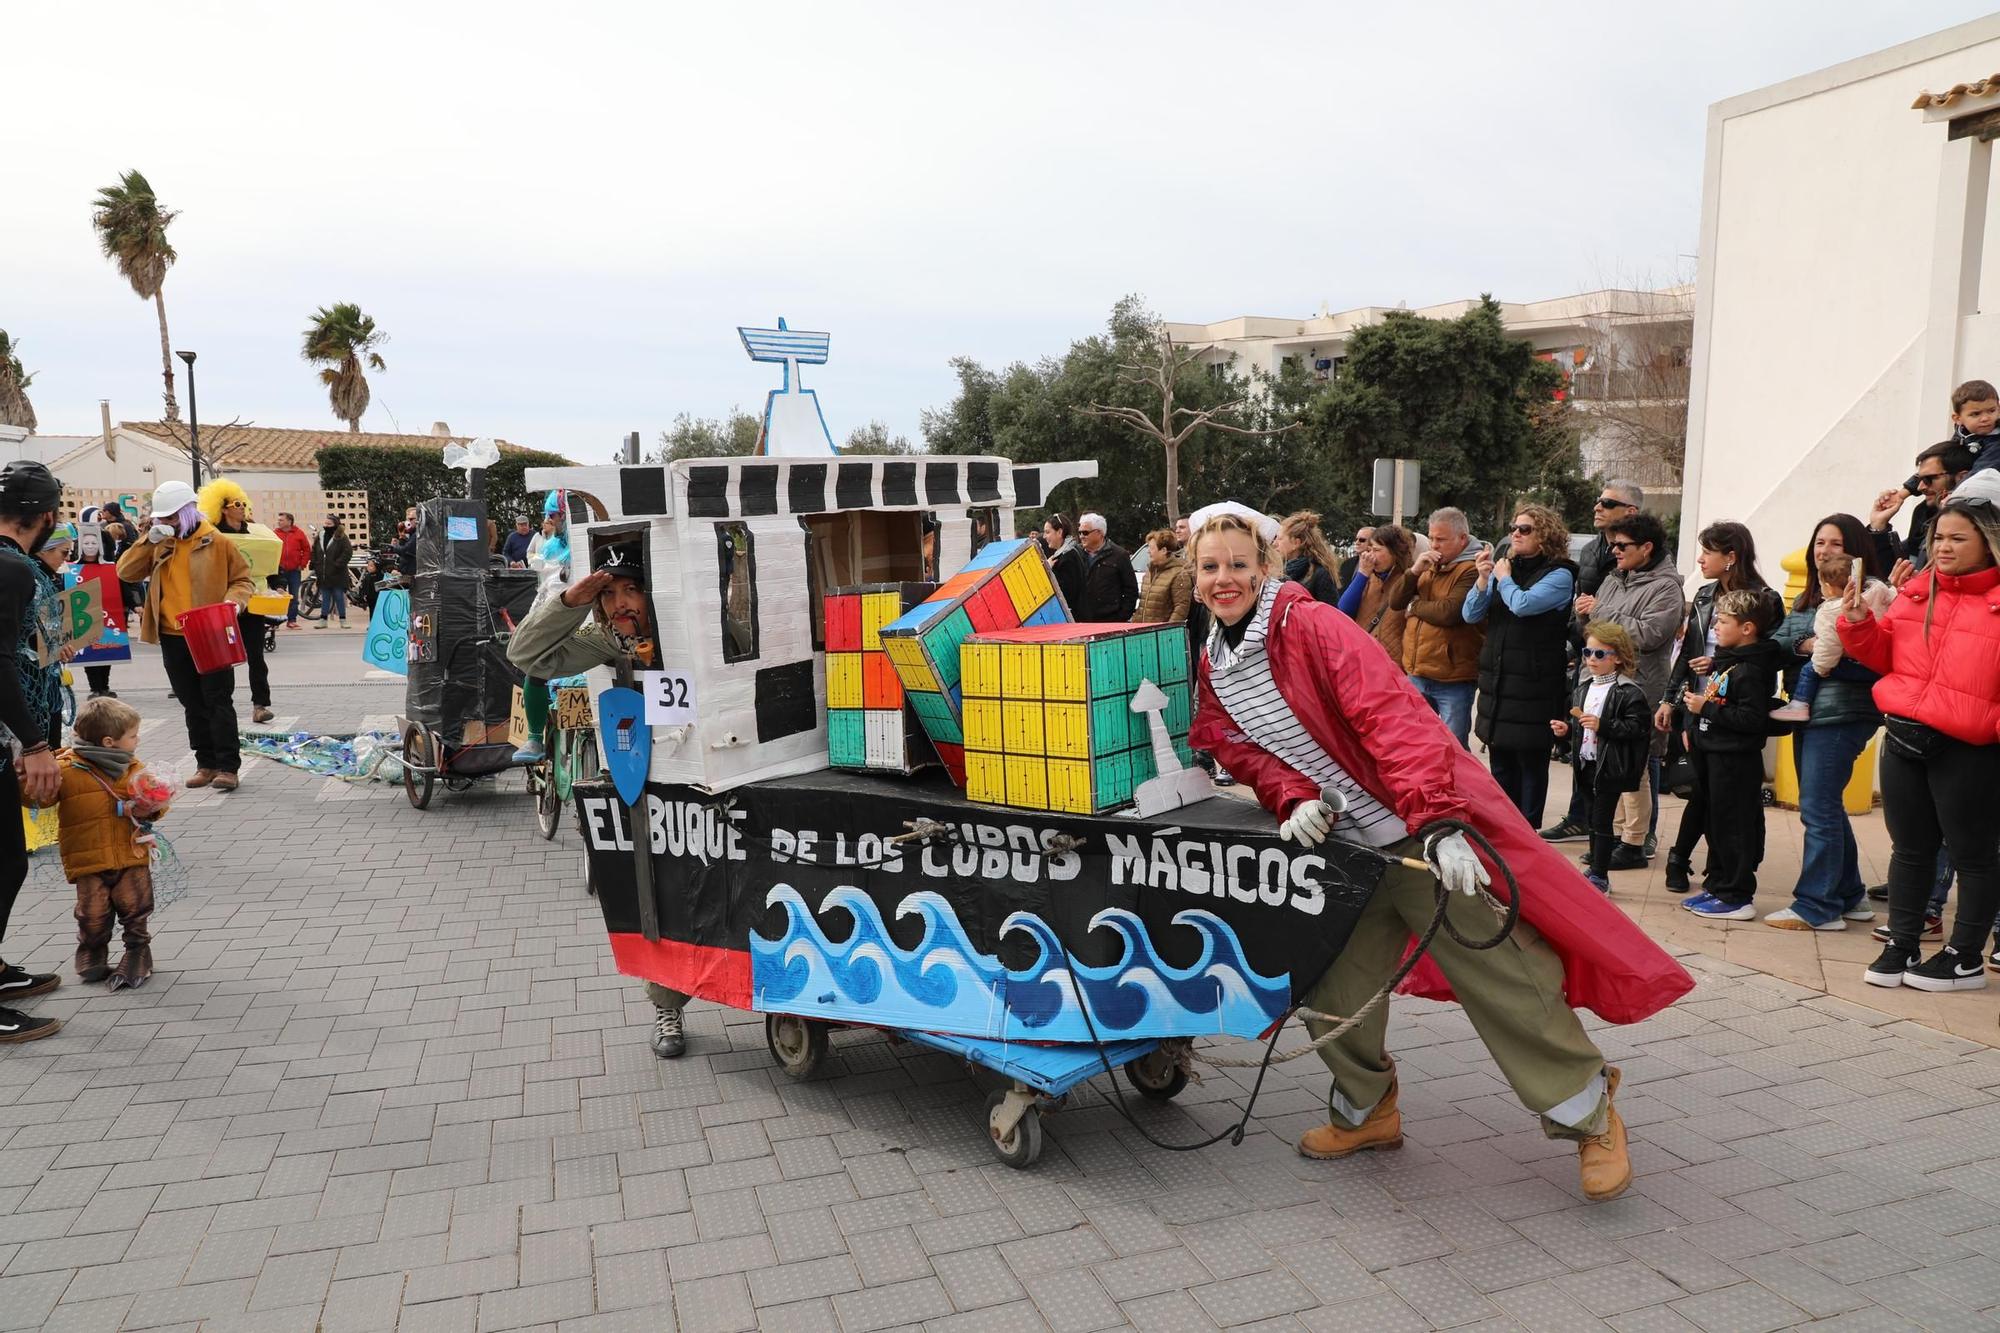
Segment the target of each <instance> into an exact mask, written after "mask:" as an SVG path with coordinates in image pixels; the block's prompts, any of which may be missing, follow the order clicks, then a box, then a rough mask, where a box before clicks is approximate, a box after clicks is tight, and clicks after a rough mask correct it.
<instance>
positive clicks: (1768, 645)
mask: <svg viewBox="0 0 2000 1333" xmlns="http://www.w3.org/2000/svg"><path fill="white" fill-rule="evenodd" d="M1783 616H1784V606H1783V604H1782V603H1781V602H1780V601H1779V600H1778V596H1777V594H1776V593H1774V592H1771V591H1770V590H1769V589H1759V590H1756V591H1752V590H1750V589H1747V588H1744V589H1738V590H1737V591H1735V592H1726V593H1723V594H1722V595H1721V596H1720V597H1718V598H1716V599H1715V663H1714V668H1713V671H1712V673H1711V674H1710V676H1709V681H1708V687H1707V688H1706V689H1703V690H1688V691H1687V692H1686V693H1685V694H1683V695H1682V696H1681V704H1682V706H1683V707H1685V708H1686V709H1687V710H1688V712H1690V713H1692V714H1693V715H1694V717H1695V723H1694V727H1693V731H1692V733H1691V735H1690V737H1689V746H1688V755H1689V758H1691V759H1692V760H1693V761H1694V773H1695V788H1694V794H1693V795H1692V796H1690V797H1688V805H1687V811H1686V813H1685V814H1683V815H1682V818H1684V819H1701V820H1702V821H1703V827H1704V828H1705V829H1706V830H1707V835H1708V873H1707V876H1706V879H1705V881H1704V883H1703V885H1702V888H1703V891H1702V892H1701V893H1698V894H1696V895H1695V896H1694V897H1692V898H1690V899H1688V900H1687V901H1686V902H1685V903H1683V904H1681V905H1682V906H1683V907H1685V908H1687V910H1688V911H1690V912H1692V913H1694V914H1695V915H1696V916H1698V917H1701V918H1702V919H1703V920H1705V921H1748V920H1751V919H1752V918H1753V917H1755V916H1756V915H1757V910H1756V908H1754V907H1752V906H1751V900H1752V899H1753V898H1755V897H1756V895H1757V867H1758V866H1759V865H1760V864H1761V863H1762V862H1763V860H1764V800H1763V791H1762V788H1763V785H1764V742H1765V740H1766V739H1767V738H1768V737H1769V736H1770V735H1771V726H1770V712H1771V696H1772V693H1773V692H1774V691H1775V690H1776V688H1777V683H1778V673H1779V672H1780V671H1781V670H1782V669H1783V665H1784V656H1785V654H1784V650H1783V649H1782V648H1780V647H1778V645H1777V644H1775V643H1772V642H1770V641H1769V640H1768V639H1766V638H1765V637H1764V636H1765V635H1767V634H1769V633H1770V632H1771V630H1772V628H1773V627H1775V626H1776V625H1777V623H1778V622H1779V621H1780V620H1781V619H1783Z"/></svg>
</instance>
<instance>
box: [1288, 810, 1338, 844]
mask: <svg viewBox="0 0 2000 1333" xmlns="http://www.w3.org/2000/svg"><path fill="white" fill-rule="evenodd" d="M1333 820H1334V813H1333V807H1332V806H1330V805H1328V804H1327V803H1326V802H1325V801H1300V802H1299V803H1298V804H1297V805H1295V806H1293V807H1292V817H1291V818H1290V819H1287V820H1286V821H1285V822H1284V823H1282V824H1280V825H1278V836H1279V837H1280V838H1283V839H1284V840H1285V841H1287V842H1295V843H1297V844H1298V845H1299V846H1301V847H1317V846H1319V845H1320V843H1322V842H1324V841H1325V840H1326V834H1327V830H1328V829H1330V828H1332V827H1333Z"/></svg>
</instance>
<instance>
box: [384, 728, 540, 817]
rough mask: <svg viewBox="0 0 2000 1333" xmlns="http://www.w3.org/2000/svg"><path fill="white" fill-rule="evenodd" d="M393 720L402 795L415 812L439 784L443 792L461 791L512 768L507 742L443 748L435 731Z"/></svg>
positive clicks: (510, 747)
mask: <svg viewBox="0 0 2000 1333" xmlns="http://www.w3.org/2000/svg"><path fill="white" fill-rule="evenodd" d="M397 720H398V721H399V722H400V723H401V725H402V728H403V792H404V794H405V795H407V796H408V797H409V798H410V804H411V805H413V806H415V807H416V808H417V809H419V810H423V809H426V808H428V807H429V805H430V803H431V794H432V793H433V792H434V791H436V790H437V785H438V784H439V783H440V782H441V783H443V784H444V789H445V790H446V791H464V790H465V789H466V788H468V787H470V786H471V785H472V784H473V783H475V782H477V781H478V780H479V779H481V778H483V777H490V776H492V775H493V774H495V773H498V772H499V771H500V770H501V769H504V768H510V767H512V766H513V762H514V747H513V745H511V744H509V743H507V742H504V741H502V742H497V743H494V744H489V745H457V746H453V745H447V744H445V743H444V738H443V737H441V736H439V735H438V733H437V731H436V730H435V729H433V728H431V727H428V726H426V725H424V724H423V723H421V722H413V721H411V720H410V719H408V718H399V719H397Z"/></svg>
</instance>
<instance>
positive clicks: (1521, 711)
mask: <svg viewBox="0 0 2000 1333" xmlns="http://www.w3.org/2000/svg"><path fill="white" fill-rule="evenodd" d="M1568 552H1569V529H1568V528H1567V527H1565V526H1564V525H1563V521H1562V516H1561V515H1560V514H1558V513H1556V511H1555V510H1553V509H1550V508H1549V507H1548V506H1546V505H1536V504H1530V505H1522V506H1521V511H1520V512H1519V513H1518V514H1516V515H1515V516H1514V524H1513V531H1512V544H1511V545H1510V546H1509V548H1508V552H1507V555H1506V557H1505V558H1504V559H1501V560H1498V561H1496V560H1494V558H1493V553H1492V551H1491V550H1490V549H1489V550H1485V551H1482V552H1480V554H1479V557H1478V561H1477V564H1478V568H1479V579H1478V582H1476V583H1474V584H1473V586H1472V591H1471V592H1469V593H1467V594H1466V597H1465V609H1464V612H1463V615H1464V616H1465V619H1466V622H1467V623H1468V624H1478V623H1480V622H1482V621H1484V622H1485V625H1486V638H1485V640H1484V641H1483V642H1482V643H1481V645H1480V649H1479V701H1478V712H1477V714H1476V715H1475V717H1474V721H1473V726H1474V730H1475V731H1476V732H1477V733H1478V736H1479V739H1480V740H1482V741H1484V742H1485V743H1486V752H1487V760H1488V762H1489V763H1490V764H1491V765H1492V768H1493V777H1494V780H1495V781H1497V782H1498V783H1499V784H1500V789H1501V790H1502V791H1504V792H1506V793H1507V797H1508V799H1509V800H1511V801H1513V802H1514V808H1515V809H1517V810H1519V811H1520V812H1521V814H1522V816H1523V817H1524V818H1525V819H1527V821H1528V822H1529V823H1530V824H1533V825H1534V826H1535V827H1537V828H1540V827H1541V823H1542V807H1543V805H1544V803H1545V802H1546V801H1547V799H1548V794H1549V751H1550V748H1551V747H1550V744H1549V723H1550V722H1552V721H1554V720H1555V719H1557V718H1559V717H1561V716H1562V715H1563V710H1564V709H1565V708H1567V707H1568V706H1569V699H1568V694H1569V613H1570V601H1571V599H1572V598H1573V597H1575V596H1576V565H1575V564H1574V563H1573V562H1572V561H1571V560H1570V559H1569V555H1568Z"/></svg>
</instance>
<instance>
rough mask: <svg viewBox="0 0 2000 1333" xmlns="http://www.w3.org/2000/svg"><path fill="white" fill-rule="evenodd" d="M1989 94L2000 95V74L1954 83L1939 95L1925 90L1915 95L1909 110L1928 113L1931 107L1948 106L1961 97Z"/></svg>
mask: <svg viewBox="0 0 2000 1333" xmlns="http://www.w3.org/2000/svg"><path fill="white" fill-rule="evenodd" d="M1989 93H2000V74H1988V75H1987V76H1986V77H1985V78H1983V79H1975V80H1973V81H1972V82H1971V83H1954V84H1953V85H1951V87H1949V88H1947V89H1945V90H1944V91H1943V92H1941V93H1934V92H1932V91H1931V90H1930V89H1928V88H1926V89H1925V90H1924V91H1922V92H1920V93H1918V94H1917V100H1916V101H1914V102H1912V103H1910V110H1912V111H1928V110H1930V109H1931V108H1932V107H1940V106H1950V105H1951V104H1952V103H1953V102H1956V101H1958V100H1959V99H1960V98H1962V97H1985V96H1987V95H1988V94H1989Z"/></svg>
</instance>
